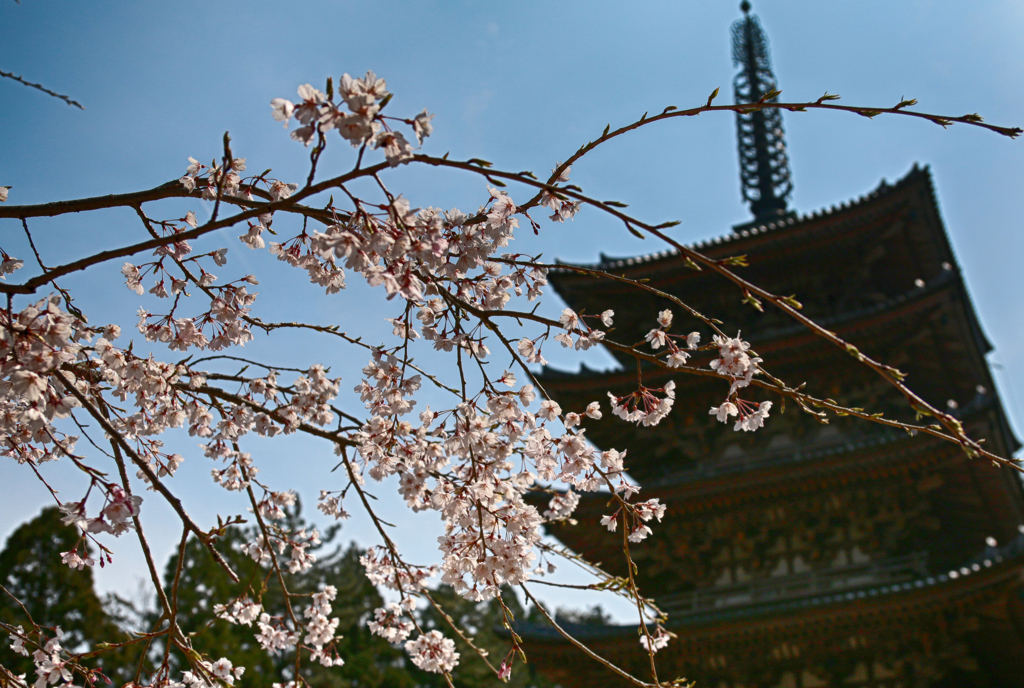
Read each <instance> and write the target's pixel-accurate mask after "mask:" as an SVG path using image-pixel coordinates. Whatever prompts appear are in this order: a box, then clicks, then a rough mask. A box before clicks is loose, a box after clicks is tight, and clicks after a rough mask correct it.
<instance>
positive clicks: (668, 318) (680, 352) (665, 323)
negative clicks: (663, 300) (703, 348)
mask: <svg viewBox="0 0 1024 688" xmlns="http://www.w3.org/2000/svg"><path fill="white" fill-rule="evenodd" d="M671 327H672V311H670V310H667V309H666V310H663V311H661V312H660V313H658V327H656V328H655V329H653V330H651V331H650V332H648V333H647V335H646V336H645V337H644V339H645V340H646V341H647V342H650V345H651V348H652V349H655V350H657V349H660V348H662V347H665V348H666V349H667V350H668V356H667V357H666V359H665V363H666V365H668V367H670V368H678V367H680V366H682V365H683V364H685V363H686V361H687V360H689V358H690V355H691V354H690V352H691V351H694V350H695V349H697V347H698V346H699V345H700V332H691V333H690V334H688V335H686V336H685V337H684V336H682V335H678V334H669V332H668V330H669V328H671ZM675 340H680V341H681V342H685V344H686V349H687V350H684V349H682V348H680V347H679V345H677V344H676V341H675Z"/></svg>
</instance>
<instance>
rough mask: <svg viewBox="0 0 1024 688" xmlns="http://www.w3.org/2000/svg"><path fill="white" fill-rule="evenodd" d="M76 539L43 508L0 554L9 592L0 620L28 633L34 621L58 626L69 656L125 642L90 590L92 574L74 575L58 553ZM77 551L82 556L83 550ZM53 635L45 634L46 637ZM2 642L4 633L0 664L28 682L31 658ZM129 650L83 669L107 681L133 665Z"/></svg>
mask: <svg viewBox="0 0 1024 688" xmlns="http://www.w3.org/2000/svg"><path fill="white" fill-rule="evenodd" d="M79 536H80V533H79V531H78V529H77V528H75V527H74V526H69V525H65V524H64V523H62V522H61V517H60V511H59V510H58V509H57V508H56V507H47V508H46V509H43V511H42V513H40V514H39V515H38V516H36V517H35V518H34V519H32V520H31V521H28V522H26V523H23V524H22V525H20V526H19V527H18V528H17V529H15V531H14V532H13V533H11V535H10V537H8V538H7V542H6V544H5V545H4V549H3V551H2V552H0V584H2V585H3V586H4V588H6V589H7V592H3V591H2V590H0V620H2V621H4V622H5V623H8V624H11V625H12V626H22V627H23V628H24V629H25V630H26V631H28V630H29V629H30V628H31V625H32V622H35V623H36V624H38V625H40V626H46V627H54V626H60V627H61V630H63V631H64V638H63V640H62V641H61V644H62V645H63V646H64V647H65V649H67V650H69V651H71V652H87V651H89V650H91V649H93V648H95V646H96V643H99V642H108V643H118V642H123V641H125V640H128V639H129V636H128V635H127V634H126V633H125V632H124V631H123V630H121V629H119V628H118V626H117V624H115V623H114V622H113V621H112V620H111V618H110V617H109V616H108V615H107V613H106V611H105V610H104V608H103V604H102V602H101V601H100V598H99V597H98V596H97V594H96V591H95V588H94V586H93V576H92V569H90V568H88V567H86V568H85V569H84V570H82V571H78V570H75V569H72V568H69V567H68V566H67V565H65V564H64V563H63V562H62V561H61V552H67V551H69V550H71V549H72V548H74V547H75V544H76V543H77V542H78V540H79ZM78 551H79V554H84V553H83V551H82V548H81V547H79V549H78ZM12 596H13V598H16V599H17V601H16V600H15V599H13V598H12ZM19 601H20V603H21V604H19V603H18V602H19ZM21 605H24V607H25V608H24V609H22V606H21ZM26 611H27V614H26ZM30 619H31V620H30ZM52 635H53V632H52V631H50V630H47V636H48V637H52ZM6 638H7V636H6V634H3V642H0V664H2V665H3V666H5V667H7V668H8V669H10V670H11V671H13V672H14V673H15V674H21V673H24V674H27V677H28V678H29V679H30V680H31V679H32V678H34V669H33V665H32V661H31V659H30V658H28V657H23V656H21V655H18V654H15V653H14V652H12V651H11V650H10V649H9V647H8V645H10V643H9V642H7V639H6ZM132 650H133V648H128V649H125V650H119V651H116V652H109V653H104V654H103V655H101V656H100V657H99V658H97V659H95V660H90V661H87V662H86V664H87V665H88V666H90V667H96V668H102V669H103V671H104V673H105V674H106V675H107V676H109V677H112V678H113V677H117V676H118V675H119V674H120V673H121V672H123V671H125V670H126V667H128V666H129V665H130V664H131V663H132V662H133V657H132Z"/></svg>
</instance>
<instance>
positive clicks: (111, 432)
mask: <svg viewBox="0 0 1024 688" xmlns="http://www.w3.org/2000/svg"><path fill="white" fill-rule="evenodd" d="M53 375H54V377H56V378H57V379H58V380H60V381H61V383H62V384H63V385H64V387H65V389H67V391H68V392H69V393H70V394H71V396H73V397H75V398H76V399H77V400H78V402H79V403H80V404H81V405H82V407H83V408H84V409H85V410H86V411H88V412H89V415H91V416H92V417H93V418H94V419H95V420H96V422H97V423H99V424H100V426H101V427H102V428H103V430H104V431H105V432H106V433H107V435H108V436H109V437H110V438H111V441H112V442H114V443H116V444H117V445H119V446H120V447H121V450H122V451H124V453H125V454H127V455H128V456H129V457H130V458H131V460H132V463H134V464H135V465H136V466H137V467H138V468H139V470H140V471H142V472H143V473H145V474H146V478H148V479H149V482H150V484H151V485H153V487H154V488H155V489H156V490H157V491H158V492H160V494H162V495H163V496H164V499H166V500H167V503H168V504H170V505H171V508H172V509H174V511H175V512H176V513H177V514H178V518H180V519H181V521H182V523H183V524H184V525H185V527H186V528H188V529H189V530H191V531H192V532H193V533H195V534H196V537H198V538H199V541H200V542H202V543H203V545H204V546H205V547H206V549H208V550H209V551H210V555H211V556H212V557H213V559H214V561H216V562H217V563H218V564H219V565H220V567H221V568H223V569H224V571H225V572H226V573H227V574H228V577H230V578H231V580H232V581H234V582H235V583H237V582H238V574H236V573H235V572H234V571H233V570H232V569H231V566H230V565H229V564H228V562H227V561H226V560H225V559H224V557H223V556H222V555H221V553H220V552H218V551H217V548H215V547H214V546H213V543H212V542H211V540H210V537H209V536H208V535H207V534H206V533H204V532H203V531H202V530H201V529H200V528H199V526H198V525H196V523H195V521H193V520H192V517H191V516H189V515H188V513H187V512H186V511H185V507H184V506H182V504H181V500H180V499H178V498H177V497H175V496H174V494H173V493H171V491H170V490H168V489H167V486H166V485H164V484H163V481H161V480H160V478H159V477H158V476H157V474H156V473H154V472H153V469H152V468H150V466H149V464H147V463H146V462H145V461H143V460H142V458H141V457H140V456H139V455H138V454H137V453H136V452H135V450H134V449H132V448H131V447H130V446H129V445H128V443H127V442H125V441H124V439H123V438H122V437H121V434H120V433H118V432H117V430H115V429H114V427H113V426H112V425H111V424H110V423H109V421H107V419H106V418H104V417H103V414H102V413H100V411H99V409H97V408H96V407H95V406H94V405H93V403H92V402H91V401H89V399H87V398H86V396H85V395H84V394H82V393H81V392H80V391H78V388H77V387H75V385H74V384H72V383H71V381H70V380H68V379H67V378H66V377H65V376H64V374H63V373H61V372H60V371H59V370H55V371H54V372H53Z"/></svg>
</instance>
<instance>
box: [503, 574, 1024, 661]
mask: <svg viewBox="0 0 1024 688" xmlns="http://www.w3.org/2000/svg"><path fill="white" fill-rule="evenodd" d="M978 567H979V570H978V571H974V570H973V569H972V568H971V567H970V566H965V567H961V568H960V569H959V570H956V571H950V572H949V573H944V574H941V575H937V576H927V577H922V578H917V579H915V580H911V581H907V582H905V583H899V584H891V585H890V584H886V585H880V586H865V587H862V588H858V589H853V590H847V591H843V592H839V593H834V594H828V595H812V596H807V597H802V598H797V599H791V600H783V601H779V602H773V603H766V604H752V605H746V606H735V607H727V608H723V609H719V610H713V611H706V612H701V613H697V614H689V615H687V614H679V613H677V614H675V615H670V616H669V624H668V627H669V628H670V629H671V630H672V631H673V632H675V633H676V634H677V635H678V636H679V640H678V642H677V641H674V642H672V643H669V648H670V649H671V648H672V647H673V645H675V647H676V648H677V649H681V647H685V645H687V644H688V643H687V641H688V640H690V639H691V637H692V638H693V639H694V640H695V641H697V642H699V643H707V642H712V641H714V640H720V639H725V638H728V637H729V636H735V635H738V634H750V633H754V634H757V635H759V636H761V635H766V636H770V635H772V634H776V633H784V632H785V631H786V629H787V628H791V627H794V626H806V625H807V624H819V625H823V626H828V625H837V626H838V625H848V624H854V623H865V622H867V623H871V622H872V621H874V622H880V623H884V622H887V621H889V620H891V619H893V618H900V619H901V620H902V621H903V622H904V623H906V622H907V621H909V620H910V618H912V617H914V616H919V615H923V614H928V613H930V612H932V611H935V610H937V609H943V608H946V607H949V606H954V605H961V604H967V603H970V601H971V600H972V599H973V598H975V597H977V596H980V595H983V594H985V593H987V592H990V591H992V590H995V589H998V588H1000V587H1006V588H1011V587H1017V586H1019V585H1020V581H1021V576H1022V575H1024V560H1022V557H1021V556H1020V555H1019V554H1018V555H1017V556H1015V557H1012V558H1004V557H1002V556H1001V555H997V556H996V557H995V558H993V559H983V560H982V561H981V562H980V563H978ZM908 617H910V618H908ZM560 625H562V627H563V629H564V630H566V631H568V632H569V633H570V634H572V635H573V636H574V637H575V638H577V639H578V640H579V641H581V642H583V643H586V644H593V645H594V646H595V647H600V646H602V645H604V644H605V643H608V644H609V645H610V646H611V648H622V647H625V648H627V651H629V652H630V653H632V652H633V651H636V650H639V646H637V648H636V650H634V648H633V644H635V643H636V638H637V627H636V626H632V625H621V626H620V625H614V626H611V625H609V626H592V625H584V624H568V623H566V624H560ZM516 632H517V633H518V634H519V635H520V636H522V637H523V639H524V640H526V641H527V642H528V643H529V644H528V645H527V649H529V648H530V646H533V647H535V648H536V647H537V646H538V645H548V646H561V645H566V646H567V645H568V644H569V643H568V641H567V640H565V638H564V637H563V636H562V635H561V633H559V632H558V631H557V630H556V629H554V628H552V627H551V626H549V625H546V624H532V623H530V624H527V623H523V624H517V625H516ZM624 641H625V642H624ZM627 643H628V644H627ZM611 648H608V649H611ZM606 651H607V650H606ZM659 657H660V655H659Z"/></svg>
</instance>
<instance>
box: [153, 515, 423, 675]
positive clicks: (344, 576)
mask: <svg viewBox="0 0 1024 688" xmlns="http://www.w3.org/2000/svg"><path fill="white" fill-rule="evenodd" d="M289 521H290V523H288V524H287V525H286V526H285V527H286V528H287V529H291V528H293V527H301V525H302V520H301V518H300V517H298V516H297V515H292V516H291V517H290V518H289ZM333 535H334V533H333V532H332V533H328V535H327V536H325V538H324V544H323V545H321V546H320V547H319V551H318V552H317V556H318V561H317V562H316V563H315V564H314V565H313V567H312V568H311V569H310V570H308V571H306V572H303V573H300V574H288V573H287V572H285V574H284V577H285V581H286V583H287V585H288V588H289V590H290V591H291V592H293V593H299V594H310V593H313V592H316V591H317V590H319V589H321V588H322V587H323V586H325V585H333V586H335V587H336V588H337V589H338V596H337V598H336V599H335V601H334V603H333V605H332V606H333V616H337V617H338V618H339V619H340V625H339V627H338V633H339V634H340V635H342V636H344V637H343V639H342V640H341V641H340V642H339V643H338V644H337V649H338V653H339V655H340V656H341V657H342V658H343V659H344V660H345V664H344V665H343V666H341V667H331V668H325V667H322V666H320V665H319V664H312V663H310V661H309V659H308V656H307V657H304V658H303V662H302V674H303V678H304V679H305V680H306V681H307V682H308V683H309V684H310V685H312V686H318V687H319V686H325V687H331V688H334V687H337V688H378V687H379V686H388V687H389V688H390V687H392V686H394V687H395V688H413V687H414V686H416V685H419V684H421V683H422V681H421V680H419V679H418V678H417V677H414V676H413V675H412V674H410V672H409V671H408V670H407V668H406V663H405V661H404V659H403V657H404V652H403V651H402V650H400V649H398V648H393V647H391V646H390V645H388V643H387V642H385V641H384V640H383V639H381V638H379V637H377V636H374V635H372V634H371V633H370V631H369V629H368V628H367V627H366V622H367V620H368V619H369V618H370V617H371V615H372V614H373V610H374V609H375V608H376V607H379V606H381V605H382V604H383V600H382V598H381V596H380V594H379V593H378V592H377V590H376V588H374V586H373V585H372V584H371V583H370V582H369V581H368V580H367V579H366V576H365V575H363V568H362V566H361V565H360V563H359V556H360V554H361V552H360V551H359V550H358V549H356V548H355V547H354V546H352V547H349V549H347V550H340V549H335V550H334V551H333V552H331V551H330V550H329V549H328V545H329V544H330V542H331V540H332V538H333ZM255 539H256V531H255V529H254V528H244V529H243V528H238V527H229V528H227V529H225V531H224V535H223V536H222V537H221V538H219V539H218V541H217V548H218V550H220V552H221V553H222V554H223V555H224V557H225V559H227V561H228V562H229V563H230V565H231V567H232V568H233V569H234V571H235V572H236V573H237V574H238V576H239V579H240V582H239V583H233V582H232V581H231V579H230V578H229V577H228V576H227V574H226V573H225V572H224V570H223V569H221V568H220V566H218V565H217V563H216V562H214V561H213V558H212V557H211V556H210V554H209V552H208V551H207V550H206V548H205V547H203V546H202V544H201V543H199V542H198V541H197V540H195V539H192V540H189V542H188V544H187V545H186V546H185V553H184V554H185V556H184V561H183V565H182V570H181V575H180V577H179V580H178V586H177V590H178V623H179V625H180V626H181V627H182V628H186V629H199V630H198V631H197V632H196V633H195V635H194V636H193V637H192V645H193V648H194V649H195V650H197V651H198V652H200V653H202V654H204V655H206V656H207V657H209V658H210V659H211V660H216V659H218V658H220V657H227V658H228V659H230V660H231V661H232V662H233V663H234V664H235V665H236V666H244V667H246V672H245V675H244V676H243V678H242V684H243V685H245V686H246V687H247V688H248V687H250V686H251V687H252V688H270V686H271V684H273V683H277V682H281V681H283V680H284V679H290V678H292V672H293V669H294V653H288V654H286V655H284V656H278V657H271V656H270V655H268V654H267V653H266V652H264V651H263V650H262V649H261V648H260V646H259V643H258V642H257V641H256V640H255V637H254V636H255V635H256V633H257V632H258V630H257V628H256V626H255V624H253V626H243V625H235V624H231V623H229V622H227V621H225V620H223V619H219V618H217V617H216V615H215V614H214V606H215V605H216V604H223V603H225V602H228V601H230V600H233V599H235V598H237V597H239V596H240V595H242V594H248V595H249V597H250V599H253V600H256V601H259V602H261V603H262V604H263V609H264V611H265V612H267V613H268V614H271V615H286V613H287V610H286V606H285V601H284V596H283V595H282V593H281V589H280V585H279V584H278V581H277V579H276V576H273V575H269V572H268V569H267V568H266V567H259V566H257V565H256V563H255V562H253V561H252V559H250V558H249V557H248V556H247V555H246V554H243V553H242V552H241V551H239V547H240V545H241V544H243V543H246V542H250V541H253V540H255ZM325 550H327V551H326V552H325ZM311 551H312V550H311ZM177 568H178V556H177V554H175V555H174V556H173V557H172V558H171V560H170V561H169V562H168V563H167V569H166V573H165V586H166V589H167V591H168V593H170V592H171V591H172V589H173V588H174V578H175V573H176V571H177ZM293 605H294V609H295V614H296V616H297V617H298V618H299V621H300V623H303V625H304V624H305V619H304V618H303V617H302V612H303V611H304V610H305V608H306V606H307V605H308V599H304V598H298V599H293ZM304 654H305V653H304ZM178 661H179V662H180V661H181V658H180V657H179V658H178ZM185 668H187V667H183V666H180V665H179V666H178V667H176V669H177V670H183V669H185Z"/></svg>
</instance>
